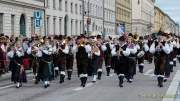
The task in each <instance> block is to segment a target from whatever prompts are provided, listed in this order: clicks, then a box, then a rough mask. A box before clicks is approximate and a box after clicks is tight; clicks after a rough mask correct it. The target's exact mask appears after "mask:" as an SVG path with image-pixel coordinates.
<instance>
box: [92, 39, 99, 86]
mask: <svg viewBox="0 0 180 101" xmlns="http://www.w3.org/2000/svg"><path fill="white" fill-rule="evenodd" d="M91 47H92V53H91V54H92V76H93V80H92V82H93V83H95V82H96V79H97V72H98V71H97V70H98V66H99V64H98V62H99V58H100V55H101V54H100V50H99V47H98V46H97V40H96V38H95V39H94V40H93V42H92V43H91Z"/></svg>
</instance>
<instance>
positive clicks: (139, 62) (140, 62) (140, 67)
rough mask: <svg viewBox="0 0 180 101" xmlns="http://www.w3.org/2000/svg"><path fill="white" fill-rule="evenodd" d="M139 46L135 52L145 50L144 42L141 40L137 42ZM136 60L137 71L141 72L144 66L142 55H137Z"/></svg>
mask: <svg viewBox="0 0 180 101" xmlns="http://www.w3.org/2000/svg"><path fill="white" fill-rule="evenodd" d="M139 46H140V49H139V50H138V52H137V53H139V52H141V51H145V49H144V43H143V42H139ZM137 62H138V67H139V72H140V73H143V68H144V56H141V57H137Z"/></svg>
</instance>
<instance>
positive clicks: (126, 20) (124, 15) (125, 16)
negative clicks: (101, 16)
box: [116, 0, 134, 34]
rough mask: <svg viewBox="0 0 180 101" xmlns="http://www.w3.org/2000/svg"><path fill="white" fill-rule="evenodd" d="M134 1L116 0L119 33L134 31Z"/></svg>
mask: <svg viewBox="0 0 180 101" xmlns="http://www.w3.org/2000/svg"><path fill="white" fill-rule="evenodd" d="M132 1H134V0H116V30H117V34H121V33H124V32H131V31H132Z"/></svg>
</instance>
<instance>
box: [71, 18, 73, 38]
mask: <svg viewBox="0 0 180 101" xmlns="http://www.w3.org/2000/svg"><path fill="white" fill-rule="evenodd" d="M71 35H73V20H71Z"/></svg>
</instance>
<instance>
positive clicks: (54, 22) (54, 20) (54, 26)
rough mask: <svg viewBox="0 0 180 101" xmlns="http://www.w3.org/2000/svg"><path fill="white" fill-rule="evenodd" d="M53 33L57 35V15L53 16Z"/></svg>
mask: <svg viewBox="0 0 180 101" xmlns="http://www.w3.org/2000/svg"><path fill="white" fill-rule="evenodd" d="M53 29H54V31H53V34H54V35H55V34H56V17H54V18H53Z"/></svg>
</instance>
